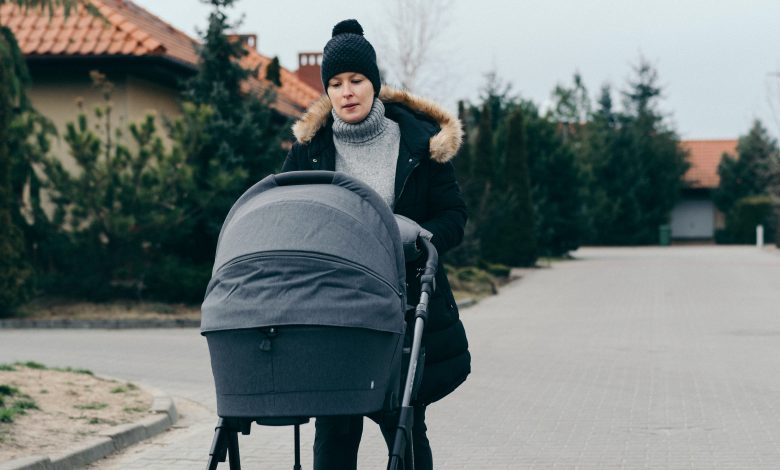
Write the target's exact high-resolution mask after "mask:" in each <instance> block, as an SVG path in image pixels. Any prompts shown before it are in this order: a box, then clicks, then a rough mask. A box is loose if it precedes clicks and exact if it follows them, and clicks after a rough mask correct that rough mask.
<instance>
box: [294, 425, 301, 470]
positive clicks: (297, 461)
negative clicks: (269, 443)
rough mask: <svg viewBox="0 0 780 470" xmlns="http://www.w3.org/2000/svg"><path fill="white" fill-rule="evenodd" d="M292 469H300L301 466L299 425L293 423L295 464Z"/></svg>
mask: <svg viewBox="0 0 780 470" xmlns="http://www.w3.org/2000/svg"><path fill="white" fill-rule="evenodd" d="M293 470H302V467H301V426H300V425H299V424H296V425H295V465H293Z"/></svg>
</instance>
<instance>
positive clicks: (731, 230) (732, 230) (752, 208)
mask: <svg viewBox="0 0 780 470" xmlns="http://www.w3.org/2000/svg"><path fill="white" fill-rule="evenodd" d="M777 207H780V200H778V199H777V198H773V197H771V196H748V197H744V198H742V199H739V200H737V202H736V203H735V204H734V207H732V209H731V210H730V211H729V213H728V214H727V215H726V228H725V230H722V231H719V233H716V241H717V242H718V243H740V244H745V243H748V244H751V243H755V242H756V226H757V225H763V226H764V242H765V243H772V242H774V241H775V231H776V227H777V220H776V218H775V210H776V208H777Z"/></svg>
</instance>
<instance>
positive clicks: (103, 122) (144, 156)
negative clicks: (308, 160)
mask: <svg viewBox="0 0 780 470" xmlns="http://www.w3.org/2000/svg"><path fill="white" fill-rule="evenodd" d="M94 76H95V77H96V78H97V79H98V83H97V84H98V85H99V86H101V87H102V89H103V91H104V103H103V104H102V105H100V106H98V107H97V108H95V112H94V117H95V118H96V122H95V121H93V122H90V119H89V118H88V117H87V115H86V114H85V113H83V112H81V113H80V114H79V115H78V118H77V120H76V122H71V123H68V124H67V128H66V132H65V135H64V141H65V142H66V143H67V145H68V148H69V150H70V154H71V156H72V157H73V159H74V160H75V163H76V165H77V168H78V170H77V171H76V172H71V171H68V170H66V169H65V167H64V166H63V165H62V163H61V162H60V161H59V159H57V158H55V157H46V158H44V159H43V168H44V172H45V175H46V180H45V183H46V187H47V189H48V191H49V195H50V197H51V200H52V202H53V203H54V206H55V211H54V215H53V218H52V224H53V225H54V226H55V227H58V228H60V231H59V232H58V233H57V234H56V235H55V236H54V237H53V239H52V240H49V243H48V244H46V245H44V247H43V249H42V253H41V255H40V256H41V258H42V261H43V263H41V264H42V265H43V266H42V268H41V269H42V270H43V269H44V268H45V271H44V272H43V274H45V278H46V279H45V280H46V285H45V287H46V288H47V289H48V290H49V291H50V292H56V293H60V294H66V295H82V296H85V297H88V298H108V297H111V296H128V295H129V296H140V295H145V294H146V290H147V289H148V287H149V285H148V279H149V274H150V273H153V272H155V270H156V269H157V263H158V262H159V261H160V260H161V258H162V256H163V255H164V250H163V246H164V245H166V243H170V242H171V241H172V240H176V239H179V238H180V237H181V236H182V235H183V234H187V233H189V232H190V229H191V223H192V221H193V217H192V214H191V213H190V212H189V210H190V208H188V207H187V205H186V204H184V203H183V199H184V198H185V197H187V195H188V194H191V193H192V192H193V188H194V183H193V168H192V166H190V165H187V164H186V162H185V154H184V151H183V149H184V148H185V146H186V145H190V143H189V142H182V141H181V140H179V139H178V137H179V136H177V135H176V134H173V135H172V138H173V139H172V140H173V144H172V149H171V150H167V149H166V148H165V146H164V145H163V142H162V139H161V138H160V136H159V135H158V132H157V128H156V122H155V119H154V117H153V116H151V115H149V116H147V117H146V118H145V119H144V120H142V121H141V122H139V123H135V124H131V125H130V126H129V130H130V135H131V137H132V145H125V144H124V143H123V130H122V129H115V128H112V127H111V113H112V107H111V104H110V103H111V100H110V97H111V92H110V89H111V85H110V83H108V82H105V81H101V80H103V79H104V77H102V76H101V75H99V74H95V75H94ZM185 112H186V111H185ZM176 127H177V123H174V124H173V128H176ZM207 279H208V278H207V277H206V278H204V279H202V282H206V281H207ZM178 282H181V279H178ZM154 287H156V286H154V285H153V286H152V288H154ZM197 290H198V291H199V294H202V286H201V287H199V288H198V289H197ZM176 300H182V299H176ZM188 300H191V299H188Z"/></svg>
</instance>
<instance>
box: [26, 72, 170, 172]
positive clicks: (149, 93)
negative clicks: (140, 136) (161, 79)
mask: <svg viewBox="0 0 780 470" xmlns="http://www.w3.org/2000/svg"><path fill="white" fill-rule="evenodd" d="M34 78H35V79H34V81H33V85H32V86H31V87H30V88H29V89H28V91H27V93H28V96H29V97H30V101H31V102H32V104H33V106H35V108H36V109H37V110H38V111H40V112H41V114H43V115H45V116H46V117H48V118H49V119H51V120H52V121H53V123H54V125H55V126H57V131H58V132H59V135H60V138H58V139H54V140H53V142H52V154H53V155H54V156H56V157H58V158H59V159H60V161H62V162H63V164H64V165H65V168H66V169H69V170H74V169H75V162H74V161H73V159H72V158H71V157H70V155H69V154H68V146H67V144H66V142H65V141H64V139H62V136H63V135H64V134H65V127H66V124H67V123H69V122H75V121H76V117H77V116H78V113H79V108H78V106H77V102H79V101H80V102H81V103H82V106H83V110H84V111H85V112H86V114H87V117H88V118H89V121H90V124H92V125H95V124H97V123H98V120H97V119H96V118H95V115H94V113H93V110H94V108H95V106H98V105H103V104H104V103H103V98H102V94H101V92H100V90H98V89H97V88H95V87H94V86H93V85H92V82H91V80H90V78H89V75H88V74H86V73H84V74H79V75H73V74H63V75H62V76H47V77H40V76H39V77H34ZM111 80H112V83H113V84H114V90H113V92H112V96H111V104H112V108H113V110H112V118H113V119H112V126H114V128H116V127H117V126H119V127H121V128H122V129H123V134H124V139H123V143H125V144H130V142H131V140H132V138H131V136H130V133H129V132H128V131H127V126H128V124H129V123H131V122H137V121H140V120H141V119H143V118H144V116H146V115H147V114H149V113H154V114H155V115H157V116H158V117H159V118H160V119H159V121H158V130H159V131H160V135H161V136H162V137H163V141H164V142H165V143H167V142H168V139H167V137H166V133H165V127H164V126H163V123H162V117H163V116H165V117H168V118H174V117H176V116H178V115H180V114H181V110H180V107H179V103H178V99H179V95H178V92H177V91H176V90H174V89H172V88H168V87H164V86H161V85H158V84H156V83H153V82H151V81H148V80H145V79H142V78H136V77H132V76H127V75H124V76H120V77H112V79H111Z"/></svg>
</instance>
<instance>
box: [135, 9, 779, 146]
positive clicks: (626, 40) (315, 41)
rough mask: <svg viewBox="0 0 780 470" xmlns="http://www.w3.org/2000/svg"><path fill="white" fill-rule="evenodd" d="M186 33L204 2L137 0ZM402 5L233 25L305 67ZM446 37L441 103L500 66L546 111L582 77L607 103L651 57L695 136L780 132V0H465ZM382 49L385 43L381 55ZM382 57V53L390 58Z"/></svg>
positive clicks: (670, 109) (272, 13)
mask: <svg viewBox="0 0 780 470" xmlns="http://www.w3.org/2000/svg"><path fill="white" fill-rule="evenodd" d="M134 1H136V2H137V3H139V4H140V5H142V6H143V7H145V8H147V9H148V10H150V11H151V12H152V13H155V14H156V15H158V16H160V17H162V18H163V19H164V20H166V21H168V22H170V23H171V24H173V25H174V26H176V27H178V28H180V29H182V30H183V31H185V32H186V33H189V34H192V35H195V31H196V29H203V28H204V27H205V25H206V23H207V17H208V13H209V7H208V6H207V5H205V4H203V3H200V2H198V1H196V0H164V1H161V0H134ZM388 2H390V0H384V1H382V0H329V1H322V0H288V1H279V0H274V1H258V0H241V1H238V2H237V4H236V6H235V7H234V8H233V9H232V10H230V16H231V18H235V19H238V18H240V17H241V16H242V15H243V17H244V21H243V24H242V25H241V27H240V28H239V31H240V32H244V33H256V34H257V35H258V46H259V50H260V52H261V53H262V54H265V55H267V56H279V59H280V61H281V63H282V65H283V66H285V67H287V68H289V69H291V70H295V69H296V68H297V66H298V56H297V53H298V52H299V51H312V50H322V47H323V46H324V44H325V42H326V41H327V40H328V38H329V37H330V32H331V29H332V27H333V25H334V24H335V23H337V22H338V21H340V20H342V19H345V18H356V19H358V21H360V22H361V24H362V25H363V27H364V29H365V34H366V37H367V38H368V39H369V40H370V41H372V43H374V45H375V46H377V45H378V44H377V43H379V42H381V39H380V35H381V34H382V32H385V33H386V31H387V29H388V26H387V21H386V18H385V12H386V9H387V4H388ZM447 15H448V17H449V19H450V23H449V26H448V28H446V29H445V30H444V32H443V35H442V40H441V53H440V54H439V56H440V57H441V63H440V69H441V70H443V71H445V73H444V78H443V81H444V83H443V84H442V86H441V87H440V88H438V92H439V94H442V93H443V94H444V95H445V96H439V97H438V98H439V99H443V100H444V101H445V102H446V104H447V105H448V106H450V107H454V103H455V102H456V101H457V100H458V99H462V98H465V99H472V100H474V99H476V97H477V96H478V94H479V89H480V87H482V85H483V84H484V83H485V78H484V74H485V73H486V72H489V71H491V70H495V71H496V72H497V73H498V75H499V76H500V77H501V78H502V79H503V80H505V81H507V82H509V83H511V84H512V90H513V91H514V92H515V93H517V94H519V95H520V96H522V97H524V98H528V99H531V100H533V101H534V102H536V103H538V104H540V105H542V106H544V104H545V103H546V102H548V100H549V96H550V92H551V90H552V89H553V87H554V86H555V84H556V83H568V82H570V80H571V76H572V74H573V73H574V72H575V71H579V72H580V73H581V74H582V76H583V78H584V81H585V83H586V85H587V86H588V89H589V91H590V94H591V96H595V95H596V94H597V92H598V90H599V88H600V87H601V85H602V84H603V83H609V84H611V85H612V86H613V88H616V89H621V88H623V87H624V85H625V83H626V80H627V79H628V78H629V77H630V76H631V66H632V64H636V63H637V62H638V59H639V57H640V54H641V55H642V56H644V57H645V58H646V59H648V60H649V61H650V62H651V63H652V64H653V65H654V66H655V67H656V68H657V70H658V73H659V77H660V84H661V85H662V87H663V90H664V99H663V101H662V105H661V109H662V110H663V111H665V112H666V113H668V115H669V116H670V119H671V122H672V123H673V124H674V126H675V128H676V129H677V131H678V132H679V133H680V135H681V136H682V138H684V139H714V138H735V137H737V136H738V135H740V134H744V133H745V132H746V131H747V130H748V128H749V127H750V124H751V122H752V120H753V119H755V118H759V119H761V120H762V121H764V124H765V125H766V126H767V127H768V128H769V129H770V131H771V132H772V133H773V134H774V135H777V134H778V132H779V131H780V122H778V120H780V116H778V120H776V119H775V118H774V117H773V113H772V112H771V107H770V105H769V100H770V97H772V96H773V97H774V102H775V103H776V107H777V108H778V113H780V76H777V77H773V76H772V74H778V73H780V1H779V0H676V1H675V0H652V1H650V0H588V1H585V0H453V5H452V8H451V9H450V11H449V12H448V13H447ZM377 48H378V49H379V47H377ZM381 52H382V51H381V50H379V51H378V53H380V54H381Z"/></svg>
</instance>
